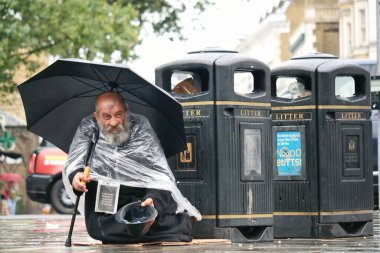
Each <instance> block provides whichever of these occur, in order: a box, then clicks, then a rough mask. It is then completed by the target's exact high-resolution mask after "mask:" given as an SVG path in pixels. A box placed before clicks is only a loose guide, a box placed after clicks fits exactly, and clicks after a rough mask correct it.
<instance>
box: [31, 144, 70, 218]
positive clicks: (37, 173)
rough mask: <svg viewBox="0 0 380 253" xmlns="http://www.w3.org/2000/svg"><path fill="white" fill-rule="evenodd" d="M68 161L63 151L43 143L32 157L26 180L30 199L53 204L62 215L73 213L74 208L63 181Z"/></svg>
mask: <svg viewBox="0 0 380 253" xmlns="http://www.w3.org/2000/svg"><path fill="white" fill-rule="evenodd" d="M66 159H67V154H66V153H64V152H63V151H62V150H60V149H59V148H57V147H55V146H54V145H53V144H51V143H49V142H43V144H42V145H41V146H40V147H39V148H38V149H37V150H35V151H34V152H33V154H32V156H31V159H30V163H29V173H28V176H27V178H26V192H27V194H28V196H29V198H30V199H31V200H33V201H37V202H40V203H47V204H51V205H52V207H53V208H54V210H55V211H56V212H57V213H61V214H70V213H72V211H73V207H74V205H73V202H72V201H71V199H70V197H69V196H68V195H67V193H66V190H65V187H64V185H63V181H62V169H63V166H64V165H65V162H66Z"/></svg>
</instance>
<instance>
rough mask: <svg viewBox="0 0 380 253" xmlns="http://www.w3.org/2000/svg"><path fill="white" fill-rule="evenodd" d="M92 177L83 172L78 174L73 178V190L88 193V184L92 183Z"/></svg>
mask: <svg viewBox="0 0 380 253" xmlns="http://www.w3.org/2000/svg"><path fill="white" fill-rule="evenodd" d="M91 181H92V178H91V177H86V176H85V175H84V173H83V172H78V173H77V174H75V176H74V178H73V183H72V185H73V188H74V189H75V190H77V191H79V192H87V191H88V190H87V188H86V183H88V182H91Z"/></svg>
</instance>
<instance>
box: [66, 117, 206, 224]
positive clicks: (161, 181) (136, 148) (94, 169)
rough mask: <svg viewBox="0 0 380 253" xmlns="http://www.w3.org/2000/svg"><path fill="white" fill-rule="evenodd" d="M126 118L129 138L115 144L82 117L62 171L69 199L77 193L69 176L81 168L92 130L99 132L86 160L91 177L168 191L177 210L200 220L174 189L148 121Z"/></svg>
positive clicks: (173, 183) (95, 123) (87, 119)
mask: <svg viewBox="0 0 380 253" xmlns="http://www.w3.org/2000/svg"><path fill="white" fill-rule="evenodd" d="M129 117H131V121H132V129H131V134H130V137H129V139H128V140H127V141H126V142H124V143H123V144H120V145H118V146H116V145H110V144H108V143H107V142H106V140H105V138H104V135H103V134H102V132H101V131H100V132H99V128H98V125H97V122H96V120H95V118H93V116H92V115H91V116H88V117H86V118H84V119H83V120H82V122H81V124H80V125H79V127H78V129H77V131H76V133H75V136H74V138H73V141H72V143H71V146H70V151H69V157H68V160H67V162H66V165H65V168H64V171H63V181H64V184H65V188H66V191H67V192H68V194H69V195H70V197H71V199H72V200H73V201H74V202H75V199H76V195H75V194H74V192H73V188H72V186H71V182H69V180H68V176H69V175H70V173H72V172H73V171H75V170H77V169H83V168H84V160H85V156H86V153H87V150H88V148H89V145H90V142H89V140H90V139H91V136H93V134H94V133H95V132H99V137H98V140H97V143H96V145H95V149H94V151H93V153H92V157H91V159H90V161H89V164H90V168H91V172H90V176H91V177H92V178H93V179H94V180H103V181H105V182H115V181H117V182H118V183H120V184H121V185H125V186H130V187H140V188H152V189H161V190H166V191H170V192H171V195H172V197H173V199H174V200H175V201H176V202H177V206H178V208H177V212H183V211H184V210H186V211H187V212H188V213H189V214H190V216H193V217H195V218H196V219H197V220H201V219H202V217H201V214H200V213H199V211H198V210H197V209H196V208H195V207H194V206H192V205H191V203H190V202H189V201H188V200H187V199H186V198H184V197H183V195H182V193H181V192H180V191H179V189H178V188H177V186H176V183H175V179H174V176H173V173H172V172H171V170H170V168H169V165H168V163H167V161H166V157H165V155H164V152H163V150H162V148H161V145H160V142H159V140H158V138H157V136H156V134H155V132H154V130H153V129H152V127H151V126H150V123H149V121H148V120H147V119H146V118H145V117H144V116H142V115H138V114H133V113H129ZM83 196H85V195H83ZM83 196H82V197H81V199H80V203H79V206H78V210H79V212H81V213H84V212H83V211H84V198H83Z"/></svg>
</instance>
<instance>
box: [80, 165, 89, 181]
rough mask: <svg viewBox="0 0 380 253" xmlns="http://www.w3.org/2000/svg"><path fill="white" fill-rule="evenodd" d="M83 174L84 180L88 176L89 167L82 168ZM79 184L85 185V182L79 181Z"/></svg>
mask: <svg viewBox="0 0 380 253" xmlns="http://www.w3.org/2000/svg"><path fill="white" fill-rule="evenodd" d="M83 174H84V176H85V177H86V178H87V177H89V176H90V167H89V166H86V167H85V168H84V171H83ZM81 184H82V185H86V182H85V181H81Z"/></svg>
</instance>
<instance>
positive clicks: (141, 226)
mask: <svg viewBox="0 0 380 253" xmlns="http://www.w3.org/2000/svg"><path fill="white" fill-rule="evenodd" d="M157 214H158V212H157V210H156V209H155V208H154V207H153V206H141V201H138V202H132V203H130V204H127V205H125V206H123V207H122V208H120V209H119V211H117V213H116V215H115V219H116V220H117V221H118V222H119V223H122V224H126V231H127V233H128V234H129V235H130V236H131V237H140V236H143V235H145V234H146V233H148V231H149V229H150V226H151V225H152V224H153V222H154V220H155V218H156V217H157Z"/></svg>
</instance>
